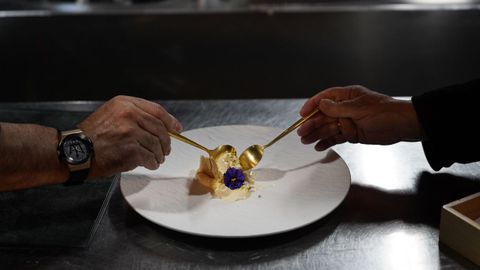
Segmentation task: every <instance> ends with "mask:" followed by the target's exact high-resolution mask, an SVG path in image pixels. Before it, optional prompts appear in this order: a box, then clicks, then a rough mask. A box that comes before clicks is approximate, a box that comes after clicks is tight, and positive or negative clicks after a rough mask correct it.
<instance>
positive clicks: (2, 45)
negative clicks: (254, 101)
mask: <svg viewBox="0 0 480 270" xmlns="http://www.w3.org/2000/svg"><path fill="white" fill-rule="evenodd" d="M170 2H174V1H170ZM177 2H179V3H182V2H183V3H184V4H185V3H186V2H195V1H177ZM268 2H269V1H257V3H256V4H257V6H248V5H246V4H245V3H246V2H245V1H244V2H239V1H237V2H235V1H217V3H221V5H220V4H218V5H217V8H208V6H206V7H203V9H200V8H199V7H198V6H194V5H192V4H191V3H190V5H186V7H184V8H177V9H175V8H171V6H168V7H165V8H162V6H150V5H149V4H141V5H140V4H139V5H137V6H136V5H132V6H131V7H132V9H130V10H128V9H127V8H128V7H123V8H121V9H112V10H109V9H108V5H102V6H100V7H101V8H99V9H98V10H100V11H98V10H96V9H94V8H92V9H91V10H86V11H85V10H83V11H81V12H68V11H61V10H60V9H59V8H57V9H55V5H53V4H52V5H47V6H46V5H43V6H41V8H38V10H40V11H42V10H43V11H45V12H44V13H41V12H37V13H34V12H33V13H28V12H27V14H23V15H22V14H20V15H18V14H17V15H15V16H13V15H11V14H10V13H8V12H3V13H2V12H1V11H0V50H1V51H2V53H1V54H0V78H1V82H2V83H1V86H0V87H1V89H0V92H1V94H0V101H39V100H106V99H109V98H111V97H113V96H115V95H117V94H128V95H135V96H140V97H144V98H149V99H220V98H305V97H309V96H311V95H313V94H314V93H316V91H318V90H320V89H323V88H326V87H329V86H337V85H347V84H363V85H365V86H367V87H369V88H371V89H374V90H377V91H380V92H383V93H387V94H390V95H397V96H405V95H415V94H417V93H421V92H424V91H427V90H430V89H433V88H437V87H441V86H445V85H448V84H452V83H459V82H462V81H466V80H469V79H473V78H476V77H478V76H480V65H479V62H480V49H479V48H480V10H479V9H476V8H475V7H476V6H475V5H471V6H461V8H458V7H457V8H453V7H451V6H450V7H449V6H446V7H443V6H440V7H439V6H425V5H423V6H422V5H419V6H415V5H410V6H401V8H398V6H396V5H393V4H386V5H383V6H378V5H377V6H375V5H373V4H372V5H369V3H368V2H367V3H366V4H365V3H364V4H362V5H357V6H351V5H350V6H349V5H346V4H342V3H343V2H338V3H337V4H331V3H330V4H328V5H320V6H319V5H312V6H309V5H300V8H299V6H298V5H297V6H296V5H293V6H288V5H286V6H272V7H270V6H269V5H268ZM307 2H312V1H307ZM326 2H329V1H326ZM330 2H331V1H330ZM360 2H362V1H360ZM377 2H378V1H377ZM239 3H244V4H245V5H243V6H242V5H240V4H239ZM385 3H388V2H385ZM227 4H230V5H227ZM234 4H235V5H234ZM258 4H261V5H258ZM25 5H26V4H25V3H24V6H22V9H26V8H25ZM87 6H88V5H87ZM92 7H95V5H92ZM269 7H270V8H269ZM293 7H297V8H293ZM9 9H10V10H9V11H11V10H14V9H15V7H12V6H10V7H9ZM52 10H53V11H52ZM5 14H6V15H5Z"/></svg>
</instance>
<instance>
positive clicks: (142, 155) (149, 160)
mask: <svg viewBox="0 0 480 270" xmlns="http://www.w3.org/2000/svg"><path fill="white" fill-rule="evenodd" d="M137 155H138V158H137V162H136V163H137V165H138V166H143V167H145V168H147V169H149V170H156V169H158V167H159V166H160V163H162V162H163V161H162V162H159V161H158V160H157V158H156V157H155V154H153V153H152V152H151V151H150V150H148V149H147V148H145V147H143V146H141V145H140V146H139V147H138V152H137Z"/></svg>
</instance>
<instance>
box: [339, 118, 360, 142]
mask: <svg viewBox="0 0 480 270" xmlns="http://www.w3.org/2000/svg"><path fill="white" fill-rule="evenodd" d="M338 129H339V131H340V133H341V134H342V135H343V137H345V139H346V140H347V141H348V142H351V143H358V140H359V139H358V133H357V127H356V126H355V124H354V122H353V121H352V120H351V119H350V118H340V119H339V120H338Z"/></svg>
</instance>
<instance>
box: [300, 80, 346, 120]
mask: <svg viewBox="0 0 480 270" xmlns="http://www.w3.org/2000/svg"><path fill="white" fill-rule="evenodd" d="M349 95H350V88H349V87H331V88H327V89H325V90H323V91H320V92H318V93H317V94H316V95H314V96H313V97H311V98H310V99H308V100H307V101H306V102H305V104H304V105H303V107H302V108H301V109H300V115H301V116H303V117H305V116H307V115H308V114H310V113H311V112H312V111H313V110H314V109H315V108H318V107H319V104H320V101H321V100H322V99H331V100H344V99H346V98H347V97H348V96H349Z"/></svg>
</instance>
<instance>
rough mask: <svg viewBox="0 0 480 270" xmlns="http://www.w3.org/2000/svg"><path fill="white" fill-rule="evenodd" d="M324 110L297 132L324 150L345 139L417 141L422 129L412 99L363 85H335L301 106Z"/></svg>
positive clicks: (305, 111)
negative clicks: (386, 93) (399, 98)
mask: <svg viewBox="0 0 480 270" xmlns="http://www.w3.org/2000/svg"><path fill="white" fill-rule="evenodd" d="M317 107H318V108H319V109H320V113H318V114H317V115H316V116H315V117H313V118H311V119H310V120H308V121H307V122H305V123H304V124H303V125H302V126H301V127H300V128H299V129H298V130H297V133H298V135H299V136H301V140H302V143H304V144H311V143H314V142H317V141H318V142H317V144H316V145H315V149H316V150H317V151H323V150H325V149H327V148H329V147H331V146H333V145H335V144H340V143H344V142H351V143H364V144H383V145H386V144H393V143H396V142H399V141H417V140H420V139H421V136H422V131H421V126H420V123H419V122H418V119H417V115H416V112H415V109H414V107H413V105H412V103H411V101H408V100H398V99H394V98H392V97H389V96H387V95H384V94H380V93H377V92H374V91H371V90H369V89H367V88H365V87H363V86H358V85H353V86H346V87H333V88H328V89H326V90H324V91H321V92H319V93H317V94H316V95H315V96H313V97H312V98H310V99H309V100H308V101H307V102H306V103H305V104H304V105H303V107H302V109H301V110H300V115H301V116H306V115H308V114H309V113H310V112H311V111H313V109H314V108H317Z"/></svg>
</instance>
